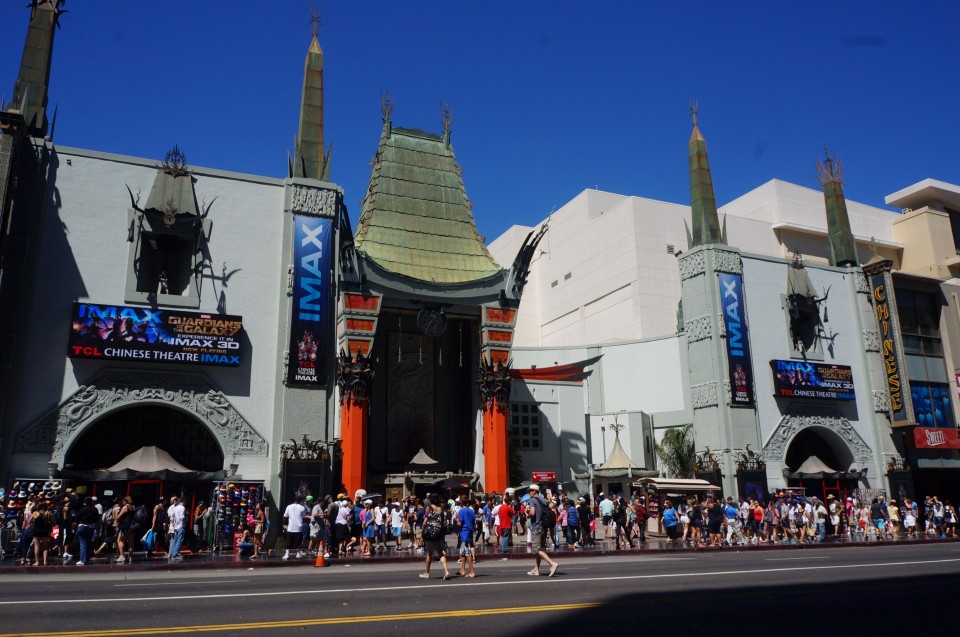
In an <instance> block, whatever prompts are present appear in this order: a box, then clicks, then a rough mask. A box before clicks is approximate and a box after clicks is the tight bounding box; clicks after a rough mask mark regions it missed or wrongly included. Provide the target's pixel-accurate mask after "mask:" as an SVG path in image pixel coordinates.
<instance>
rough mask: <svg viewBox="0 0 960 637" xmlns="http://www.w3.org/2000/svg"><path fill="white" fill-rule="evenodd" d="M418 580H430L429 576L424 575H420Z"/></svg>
mask: <svg viewBox="0 0 960 637" xmlns="http://www.w3.org/2000/svg"><path fill="white" fill-rule="evenodd" d="M420 579H430V576H429V575H427V574H426V573H420Z"/></svg>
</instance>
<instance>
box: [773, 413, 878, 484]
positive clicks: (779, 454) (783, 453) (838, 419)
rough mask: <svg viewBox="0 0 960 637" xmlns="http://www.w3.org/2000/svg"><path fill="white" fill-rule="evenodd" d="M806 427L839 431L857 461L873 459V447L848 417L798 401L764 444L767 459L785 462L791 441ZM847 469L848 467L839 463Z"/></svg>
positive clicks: (843, 468) (841, 468) (837, 432)
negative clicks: (798, 403) (800, 403)
mask: <svg viewBox="0 0 960 637" xmlns="http://www.w3.org/2000/svg"><path fill="white" fill-rule="evenodd" d="M807 427H821V428H823V429H829V430H830V431H832V432H833V433H835V434H837V435H838V436H839V437H840V438H841V439H842V440H843V441H844V443H846V445H847V447H848V448H849V449H850V452H851V453H852V454H853V457H854V458H855V459H856V461H857V462H860V463H865V462H870V461H872V460H873V459H874V456H873V451H872V450H871V449H870V446H869V445H868V444H867V443H866V442H865V441H864V440H863V438H862V437H861V436H860V434H859V433H857V430H856V429H854V428H853V425H852V424H851V423H850V421H849V420H847V419H846V418H844V417H843V416H841V415H840V412H839V411H837V410H836V409H835V408H833V407H821V406H813V405H809V406H808V405H795V406H794V407H792V408H791V410H790V412H788V413H787V414H785V415H784V416H783V417H782V418H781V419H780V422H779V423H777V427H776V429H774V430H773V434H771V436H770V439H769V440H767V443H766V444H765V445H764V446H763V457H764V458H766V459H767V460H768V461H780V462H786V459H787V449H788V448H789V447H790V442H791V441H792V440H793V439H794V438H795V437H796V435H797V434H798V433H800V431H801V430H803V429H806V428H807ZM836 469H838V470H840V471H844V470H846V469H847V467H836Z"/></svg>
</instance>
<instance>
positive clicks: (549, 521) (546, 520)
mask: <svg viewBox="0 0 960 637" xmlns="http://www.w3.org/2000/svg"><path fill="white" fill-rule="evenodd" d="M541 510H542V511H543V513H542V514H541V515H540V524H542V525H543V528H545V529H552V528H553V527H555V526H557V514H556V512H555V511H554V510H553V509H551V508H550V507H548V506H546V507H543V508H542V509H541Z"/></svg>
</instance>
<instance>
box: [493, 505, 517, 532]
mask: <svg viewBox="0 0 960 637" xmlns="http://www.w3.org/2000/svg"><path fill="white" fill-rule="evenodd" d="M513 514H514V510H513V507H511V506H510V505H509V504H501V505H500V509H499V510H498V511H497V517H498V518H500V528H501V529H509V528H510V525H511V524H513Z"/></svg>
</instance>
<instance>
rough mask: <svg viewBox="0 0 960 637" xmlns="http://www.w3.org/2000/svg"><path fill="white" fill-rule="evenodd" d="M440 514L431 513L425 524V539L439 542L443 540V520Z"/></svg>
mask: <svg viewBox="0 0 960 637" xmlns="http://www.w3.org/2000/svg"><path fill="white" fill-rule="evenodd" d="M440 516H441V514H440V513H431V514H430V515H428V516H427V519H426V520H425V521H424V523H423V539H425V540H427V541H428V542H439V541H440V540H442V539H443V518H441V517H440Z"/></svg>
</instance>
